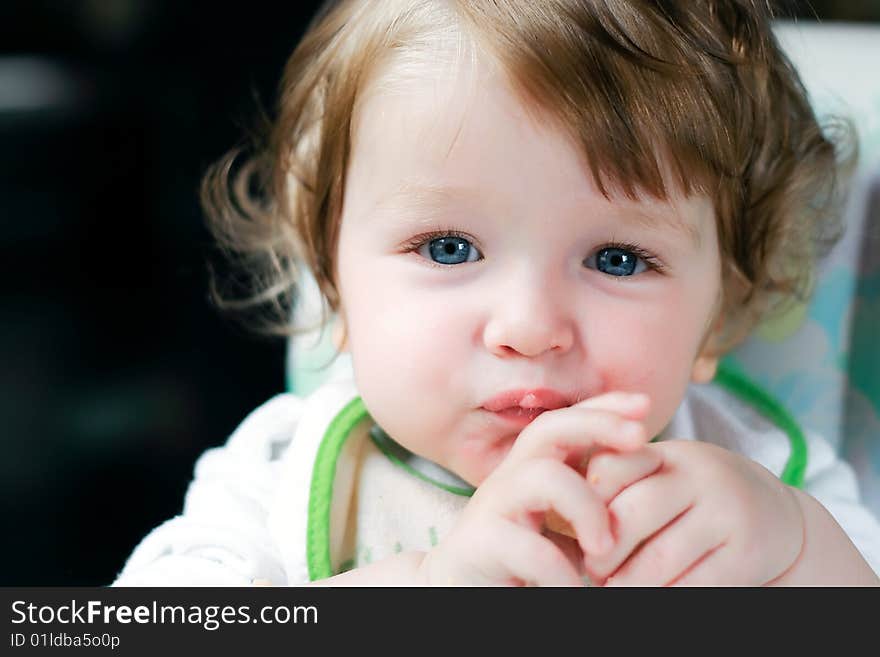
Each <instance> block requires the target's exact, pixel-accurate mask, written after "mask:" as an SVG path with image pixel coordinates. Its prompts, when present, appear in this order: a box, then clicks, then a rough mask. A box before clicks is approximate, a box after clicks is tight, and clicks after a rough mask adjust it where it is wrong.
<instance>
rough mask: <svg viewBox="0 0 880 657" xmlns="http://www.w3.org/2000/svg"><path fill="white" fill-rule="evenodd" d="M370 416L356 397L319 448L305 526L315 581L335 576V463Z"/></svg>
mask: <svg viewBox="0 0 880 657" xmlns="http://www.w3.org/2000/svg"><path fill="white" fill-rule="evenodd" d="M367 417H369V415H368V413H367V407H366V406H364V402H363V400H362V399H361V398H360V397H355V398H354V399H352V400H351V401H350V402H349V403H348V404H347V405H346V406H345V408H343V409H342V411H340V412H339V414H338V415H337V416H336V417H334V418H333V421H332V422H331V423H330V426H329V427H327V431H326V432H325V433H324V438H323V439H322V440H321V445H320V446H319V447H318V454H317V456H316V457H315V467H314V468H313V469H312V485H311V488H310V490H309V517H308V523H307V525H306V563H307V564H308V568H309V580H310V581H312V582H314V581H315V580H317V579H325V578H327V577H332V576H333V574H334V573H333V566H332V564H331V562H330V505H331V502H332V500H333V480H334V479H335V477H336V462H337V460H338V459H339V453H340V452H341V451H342V447H343V445H344V444H345V441H346V439H347V438H348V436H349V435H350V434H351V431H352V429H354V428H355V427H356V426H357V425H358V424H360V423H361V422H362V421H363V420H364V419H365V418H367Z"/></svg>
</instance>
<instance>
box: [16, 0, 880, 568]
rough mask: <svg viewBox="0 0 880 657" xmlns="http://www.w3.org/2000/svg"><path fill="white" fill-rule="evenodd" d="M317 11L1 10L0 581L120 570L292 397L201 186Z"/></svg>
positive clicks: (279, 348) (850, 5) (836, 9)
mask: <svg viewBox="0 0 880 657" xmlns="http://www.w3.org/2000/svg"><path fill="white" fill-rule="evenodd" d="M318 4H319V3H318V2H316V1H312V2H241V3H237V4H235V5H233V4H231V3H214V2H186V1H184V0H179V1H158V0H154V1H149V0H81V1H67V2H61V1H52V0H29V1H23V2H9V1H6V2H3V1H2V0H0V263H2V265H0V266H2V269H0V273H2V276H0V289H2V304H0V439H2V455H3V456H2V459H0V487H2V488H0V504H2V507H0V510H2V519H0V520H2V527H3V536H4V540H2V542H0V563H2V564H3V566H2V568H3V570H2V571H0V585H50V584H51V585H90V584H98V585H100V584H107V583H109V582H110V581H112V580H113V578H114V577H115V575H116V573H117V571H118V570H119V569H120V568H121V567H122V564H123V562H124V560H125V558H126V556H127V555H128V554H129V553H130V552H131V550H132V548H133V547H134V545H135V544H136V543H137V541H138V540H139V539H140V538H141V537H143V536H144V534H146V532H147V531H149V529H151V528H152V527H154V526H155V525H157V524H159V523H160V522H162V521H163V520H165V519H167V518H170V517H172V516H173V515H175V514H176V513H178V512H179V510H180V508H181V504H182V500H183V494H184V491H185V489H186V485H187V483H188V481H189V479H190V476H191V472H192V465H193V462H194V460H195V459H196V457H197V456H198V455H199V454H200V453H201V452H202V451H203V450H204V449H205V448H206V447H209V446H213V445H219V444H221V443H222V442H224V441H225V439H226V437H227V436H228V435H229V433H230V432H231V431H232V430H233V429H234V428H235V426H236V425H237V424H238V423H239V422H240V421H241V420H242V418H243V417H244V416H245V415H246V414H247V413H248V412H249V411H251V410H253V409H254V408H255V407H256V406H257V405H259V404H260V403H262V402H263V401H265V400H266V399H268V398H269V397H270V396H272V395H273V394H276V393H278V392H282V391H283V388H284V371H283V369H284V343H283V341H281V340H279V339H275V340H270V339H266V338H260V337H258V336H256V335H254V334H251V333H248V332H246V331H245V330H244V329H242V328H241V327H240V326H239V325H238V324H236V323H235V322H234V321H233V320H232V319H230V318H229V317H226V316H224V315H222V314H221V313H219V312H218V311H216V310H215V309H214V308H213V307H212V306H211V304H210V302H209V300H208V295H207V289H208V286H207V281H208V273H207V267H206V262H207V261H208V260H209V259H211V261H212V262H216V259H215V258H214V256H213V250H212V245H211V242H210V239H209V237H208V234H207V231H206V229H205V228H204V224H203V220H202V214H201V210H200V208H199V205H198V185H199V180H200V178H201V175H202V173H203V172H204V170H205V168H206V167H207V166H208V165H209V164H210V163H211V162H212V161H214V160H216V159H217V158H219V157H220V156H221V155H222V154H223V153H224V152H225V151H227V150H228V149H229V148H231V147H233V146H235V145H236V144H238V143H240V142H241V140H242V139H243V137H244V136H245V134H246V133H247V130H248V129H249V127H250V126H251V125H253V117H254V114H255V111H256V108H257V106H258V105H257V101H259V102H260V104H261V105H262V106H265V107H266V108H268V109H271V107H272V106H273V104H274V91H275V86H276V84H277V81H278V78H279V76H280V73H281V70H282V67H283V64H284V61H285V60H286V58H287V56H288V55H289V53H290V51H291V50H292V49H293V47H294V45H295V44H296V42H297V40H298V38H299V37H300V35H301V34H302V31H303V29H304V26H305V23H306V21H307V20H308V18H309V17H310V16H311V15H312V13H313V12H314V10H315V8H316V7H317V6H318ZM790 6H791V9H790V10H789V12H790V13H791V14H792V15H796V16H802V17H811V16H814V15H818V16H819V17H821V18H824V19H845V20H875V21H876V20H880V2H878V1H877V0H864V1H862V2H859V1H857V0H851V1H850V2H830V1H829V2H819V1H814V2H813V3H812V6H811V7H810V6H808V5H807V4H806V3H800V4H794V5H790Z"/></svg>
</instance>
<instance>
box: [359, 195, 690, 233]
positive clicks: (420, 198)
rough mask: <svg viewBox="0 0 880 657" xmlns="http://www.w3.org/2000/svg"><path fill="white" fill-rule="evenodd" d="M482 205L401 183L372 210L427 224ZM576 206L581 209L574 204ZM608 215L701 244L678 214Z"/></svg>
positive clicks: (635, 210)
mask: <svg viewBox="0 0 880 657" xmlns="http://www.w3.org/2000/svg"><path fill="white" fill-rule="evenodd" d="M484 203H485V196H484V195H483V194H482V193H481V192H480V191H479V190H478V189H476V188H473V187H463V186H454V185H434V184H425V183H420V182H414V181H408V180H404V181H403V182H401V184H400V185H399V186H398V187H397V188H396V189H394V190H393V191H392V192H391V193H390V194H388V195H386V196H384V197H382V198H380V199H379V200H378V201H377V202H376V203H375V204H374V205H373V210H374V211H375V210H377V209H379V208H383V207H393V208H394V209H396V210H404V211H407V212H412V213H414V214H416V215H417V216H418V217H419V218H420V219H421V220H422V221H425V222H427V221H430V220H431V219H432V216H433V215H435V214H437V213H438V212H440V211H442V210H444V209H448V208H449V207H450V206H452V205H456V204H460V205H462V206H464V207H474V206H479V205H482V204H484ZM572 205H573V206H575V207H583V205H585V204H581V203H580V202H578V201H575V202H574V203H573V204H572ZM611 215H612V216H613V217H615V218H617V219H620V220H621V221H623V222H625V223H628V224H633V225H637V226H641V227H644V228H647V229H649V230H659V229H664V228H669V229H671V230H672V231H674V232H676V233H678V234H679V235H681V236H682V237H685V238H686V239H688V240H689V241H690V242H691V243H692V244H693V245H694V246H695V247H697V248H699V247H700V246H701V244H702V235H701V232H700V229H699V228H698V227H697V226H694V225H693V224H692V223H691V222H689V221H687V220H686V219H684V218H682V217H681V216H680V215H679V213H677V212H662V211H661V212H656V211H654V212H652V211H650V210H647V209H643V208H639V207H635V206H633V205H627V206H624V207H622V208H617V209H613V210H611Z"/></svg>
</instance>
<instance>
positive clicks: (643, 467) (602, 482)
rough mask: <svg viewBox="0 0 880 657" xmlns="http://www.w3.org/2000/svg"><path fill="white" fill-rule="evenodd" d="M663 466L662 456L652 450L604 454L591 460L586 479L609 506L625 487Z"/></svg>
mask: <svg viewBox="0 0 880 657" xmlns="http://www.w3.org/2000/svg"><path fill="white" fill-rule="evenodd" d="M662 465H663V457H662V455H661V454H660V452H659V451H658V450H654V449H650V447H648V448H645V449H639V450H636V451H634V452H612V451H602V452H598V453H596V454H593V455H592V456H591V457H590V461H589V464H588V465H587V471H586V479H587V483H589V484H590V486H592V488H593V490H594V491H596V494H597V495H598V496H599V498H600V499H601V500H602V501H603V502H605V503H606V504H607V503H608V502H610V501H611V500H613V499H614V498H615V497H617V495H618V494H619V493H620V492H621V491H622V490H623V489H624V488H627V487H629V486H632V485H633V484H634V483H636V482H637V481H640V480H642V479H644V478H645V477H648V476H650V475H652V474H654V473H655V472H657V470H659V469H660V468H661V466H662Z"/></svg>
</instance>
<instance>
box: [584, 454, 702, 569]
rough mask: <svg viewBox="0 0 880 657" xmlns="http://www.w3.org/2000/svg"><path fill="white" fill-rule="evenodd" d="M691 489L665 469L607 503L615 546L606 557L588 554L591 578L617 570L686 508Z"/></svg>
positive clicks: (586, 561) (690, 497) (691, 500)
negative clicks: (637, 549)
mask: <svg viewBox="0 0 880 657" xmlns="http://www.w3.org/2000/svg"><path fill="white" fill-rule="evenodd" d="M694 502H695V496H694V492H693V490H692V489H691V487H690V486H688V485H687V482H686V481H685V480H684V479H683V478H682V477H680V476H675V475H674V474H673V473H672V472H670V471H668V470H665V471H664V470H661V471H660V472H658V473H657V474H654V475H652V476H650V477H647V478H645V479H642V480H641V481H638V482H636V483H635V484H633V485H632V486H630V487H629V488H626V489H624V490H623V491H622V492H621V493H620V494H619V495H617V497H615V498H614V499H613V500H611V502H610V503H609V504H608V511H609V513H610V515H611V522H612V525H613V527H614V533H615V545H614V549H613V550H611V551H610V552H609V554H608V555H606V556H601V557H595V558H593V557H590V555H587V558H586V559H585V565H586V568H587V572H588V573H589V575H590V577H591V579H593V581H596V580H597V579H599V580H604V579H605V578H606V577H607V576H608V575H610V574H611V573H613V572H614V571H615V570H617V569H618V568H619V567H620V565H621V564H622V563H623V562H624V561H625V560H626V559H627V558H628V557H629V556H630V555H631V554H632V553H633V551H634V550H635V549H636V548H637V547H638V546H639V544H640V543H642V541H645V540H647V539H649V538H650V537H651V536H653V535H654V534H655V533H657V532H658V531H660V530H661V529H663V528H664V527H665V526H666V525H668V524H669V523H670V522H672V521H673V520H674V519H676V518H677V517H678V516H680V515H681V514H682V513H684V512H685V511H686V510H688V509H689V508H690V507H691V506H693V504H694Z"/></svg>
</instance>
